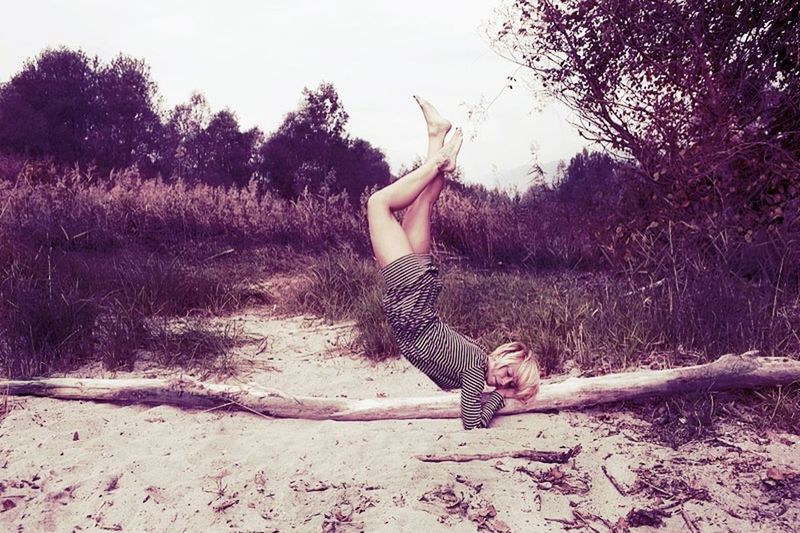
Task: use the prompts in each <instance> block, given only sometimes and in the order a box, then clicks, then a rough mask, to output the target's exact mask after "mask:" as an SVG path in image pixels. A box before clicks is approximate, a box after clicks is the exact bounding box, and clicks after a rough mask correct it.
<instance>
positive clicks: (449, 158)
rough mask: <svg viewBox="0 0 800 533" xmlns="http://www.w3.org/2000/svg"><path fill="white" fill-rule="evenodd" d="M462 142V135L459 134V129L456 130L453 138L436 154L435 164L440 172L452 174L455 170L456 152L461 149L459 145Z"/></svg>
mask: <svg viewBox="0 0 800 533" xmlns="http://www.w3.org/2000/svg"><path fill="white" fill-rule="evenodd" d="M462 142H464V135H463V134H462V133H461V128H456V131H455V133H453V136H452V137H450V140H449V141H447V144H445V145H444V146H443V147H442V149H441V150H440V151H439V153H438V154H437V159H436V161H437V163H438V165H439V168H440V169H441V170H444V171H445V172H452V171H454V170H455V169H456V157H458V151H459V150H460V149H461V143H462Z"/></svg>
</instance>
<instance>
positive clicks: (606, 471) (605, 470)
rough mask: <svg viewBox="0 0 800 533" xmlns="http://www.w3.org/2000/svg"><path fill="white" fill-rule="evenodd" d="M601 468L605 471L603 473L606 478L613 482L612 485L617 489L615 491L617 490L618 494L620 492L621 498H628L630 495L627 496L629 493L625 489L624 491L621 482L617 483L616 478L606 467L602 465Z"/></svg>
mask: <svg viewBox="0 0 800 533" xmlns="http://www.w3.org/2000/svg"><path fill="white" fill-rule="evenodd" d="M601 468H602V469H603V473H604V474H605V475H606V477H607V478H608V480H609V481H610V482H611V484H612V485H614V488H615V489H617V492H619V493H620V495H621V496H627V495H628V494H627V491H626V490H625V489H623V488H622V487H621V486H620V484H619V481H617V480H616V479H614V476H612V475H611V474H610V473H609V472H608V469H607V468H606V465H602V466H601Z"/></svg>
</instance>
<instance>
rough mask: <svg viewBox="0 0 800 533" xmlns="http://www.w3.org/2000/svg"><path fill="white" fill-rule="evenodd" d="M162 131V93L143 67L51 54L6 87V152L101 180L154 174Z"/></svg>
mask: <svg viewBox="0 0 800 533" xmlns="http://www.w3.org/2000/svg"><path fill="white" fill-rule="evenodd" d="M162 138H163V129H162V125H161V120H160V118H159V114H158V106H157V103H156V85H155V83H154V82H153V81H151V80H150V71H149V68H148V66H147V65H146V64H145V63H144V62H143V61H141V60H137V59H132V58H130V57H127V56H123V55H120V56H119V57H117V58H116V59H114V60H113V61H112V62H111V63H110V64H109V65H103V64H101V62H100V61H99V59H97V58H96V57H95V58H93V59H90V58H88V57H87V56H86V54H84V53H83V52H82V51H80V50H78V51H73V50H68V49H66V48H58V49H47V50H45V51H43V52H42V53H41V54H40V55H39V56H38V57H37V58H36V59H35V60H33V61H28V62H27V63H26V64H25V65H24V67H23V69H22V70H21V71H20V72H19V73H17V74H16V75H15V76H14V77H13V78H12V79H11V80H10V81H9V82H8V83H6V84H3V85H2V86H0V148H6V149H8V150H11V151H13V152H15V153H18V154H22V155H24V156H34V157H42V156H49V157H52V158H54V160H55V161H56V162H57V163H62V164H71V163H76V162H77V163H80V164H82V165H88V164H95V165H97V166H98V167H99V169H100V170H101V171H102V172H107V171H109V170H111V169H112V168H120V167H127V166H130V165H133V164H138V165H140V167H141V169H142V170H143V171H145V172H155V171H156V170H157V166H156V163H157V161H158V160H159V158H160V154H159V147H160V146H161V141H162Z"/></svg>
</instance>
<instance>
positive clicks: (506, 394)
mask: <svg viewBox="0 0 800 533" xmlns="http://www.w3.org/2000/svg"><path fill="white" fill-rule="evenodd" d="M494 390H496V391H497V392H499V393H500V394H501V395H502V396H503V398H516V397H517V393H518V392H519V391H518V390H517V389H511V388H505V387H496V388H495V389H494Z"/></svg>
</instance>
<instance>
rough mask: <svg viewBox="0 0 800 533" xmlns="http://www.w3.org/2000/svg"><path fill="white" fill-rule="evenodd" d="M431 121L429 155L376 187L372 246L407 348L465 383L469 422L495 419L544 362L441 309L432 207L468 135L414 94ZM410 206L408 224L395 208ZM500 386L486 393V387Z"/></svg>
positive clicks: (534, 384)
mask: <svg viewBox="0 0 800 533" xmlns="http://www.w3.org/2000/svg"><path fill="white" fill-rule="evenodd" d="M414 98H415V100H416V101H417V103H418V104H419V106H420V107H421V108H422V113H423V115H424V116H425V120H426V122H427V127H428V154H427V157H426V160H425V162H424V163H423V164H422V165H421V166H420V167H419V168H417V169H416V170H413V171H412V172H409V173H408V174H406V175H405V176H403V177H402V178H400V179H398V180H397V181H395V182H393V183H391V184H389V185H387V186H386V187H384V188H383V189H381V190H379V191H376V192H375V193H374V194H372V196H370V198H369V201H368V202H367V220H368V222H369V234H370V240H371V241H372V249H373V252H374V253H375V258H376V260H377V261H378V265H379V266H380V267H381V273H382V274H383V278H384V281H385V282H386V293H385V295H384V297H383V307H384V310H385V312H386V317H387V320H388V321H389V325H390V326H391V329H392V333H393V334H394V337H395V340H396V341H397V345H398V347H399V348H400V352H401V354H402V355H403V356H404V357H405V358H406V359H408V360H409V361H410V362H411V364H413V365H414V366H415V367H417V368H418V369H420V370H421V371H422V372H424V373H425V374H426V375H427V376H428V377H430V378H431V379H432V380H433V381H434V383H436V384H437V385H438V386H440V387H441V388H443V389H445V390H451V389H459V388H460V389H461V421H462V423H463V425H464V428H465V429H473V428H478V427H488V426H489V421H490V420H491V419H492V417H493V416H494V414H495V412H497V410H498V409H500V408H502V407H503V406H504V405H505V399H506V398H516V399H518V400H522V401H528V400H529V399H530V398H532V397H533V396H534V395H535V394H536V392H537V391H538V389H539V366H538V364H537V361H536V358H535V357H534V356H533V354H532V353H531V351H530V350H529V349H528V348H527V347H526V346H525V345H524V344H522V343H520V342H511V343H508V344H503V345H502V346H499V347H498V348H497V349H495V350H494V351H493V352H492V353H491V354H488V355H487V353H486V352H485V351H484V350H483V349H482V348H481V347H480V346H478V345H477V344H476V343H475V342H473V341H472V340H471V339H468V338H467V337H465V336H464V335H461V334H460V333H458V332H457V331H455V330H453V329H452V328H450V327H449V326H447V325H446V324H444V323H443V322H442V321H441V320H439V316H438V313H437V312H436V299H437V298H438V296H439V292H440V291H441V289H442V282H441V280H440V279H439V275H438V274H439V271H438V269H437V267H436V266H435V265H434V264H433V258H432V256H431V254H430V247H431V233H430V230H431V212H432V210H433V206H434V204H435V203H436V200H437V199H438V198H439V193H440V192H441V191H442V187H443V186H444V172H448V171H452V170H454V169H455V167H456V157H457V156H458V151H459V149H460V148H461V143H462V141H463V135H462V133H461V130H460V129H459V128H456V130H455V132H454V133H453V135H452V137H451V139H450V140H449V141H448V142H447V144H445V137H446V135H447V133H448V132H449V131H450V129H451V127H452V125H451V124H450V122H449V121H448V120H446V119H444V118H443V117H442V116H441V115H440V114H439V112H438V111H437V110H436V109H435V108H434V107H433V106H432V105H431V104H430V103H428V102H427V101H425V100H423V99H422V98H419V97H417V96H415V97H414ZM401 209H407V210H406V213H405V216H404V217H403V221H402V224H401V223H399V222H398V221H397V219H396V218H395V217H394V214H393V213H394V212H395V211H399V210H401ZM486 385H489V386H490V387H494V388H495V390H494V391H492V392H491V393H490V394H489V395H488V397H486V399H485V401H482V397H481V393H482V392H483V390H484V387H485V386H486Z"/></svg>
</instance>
